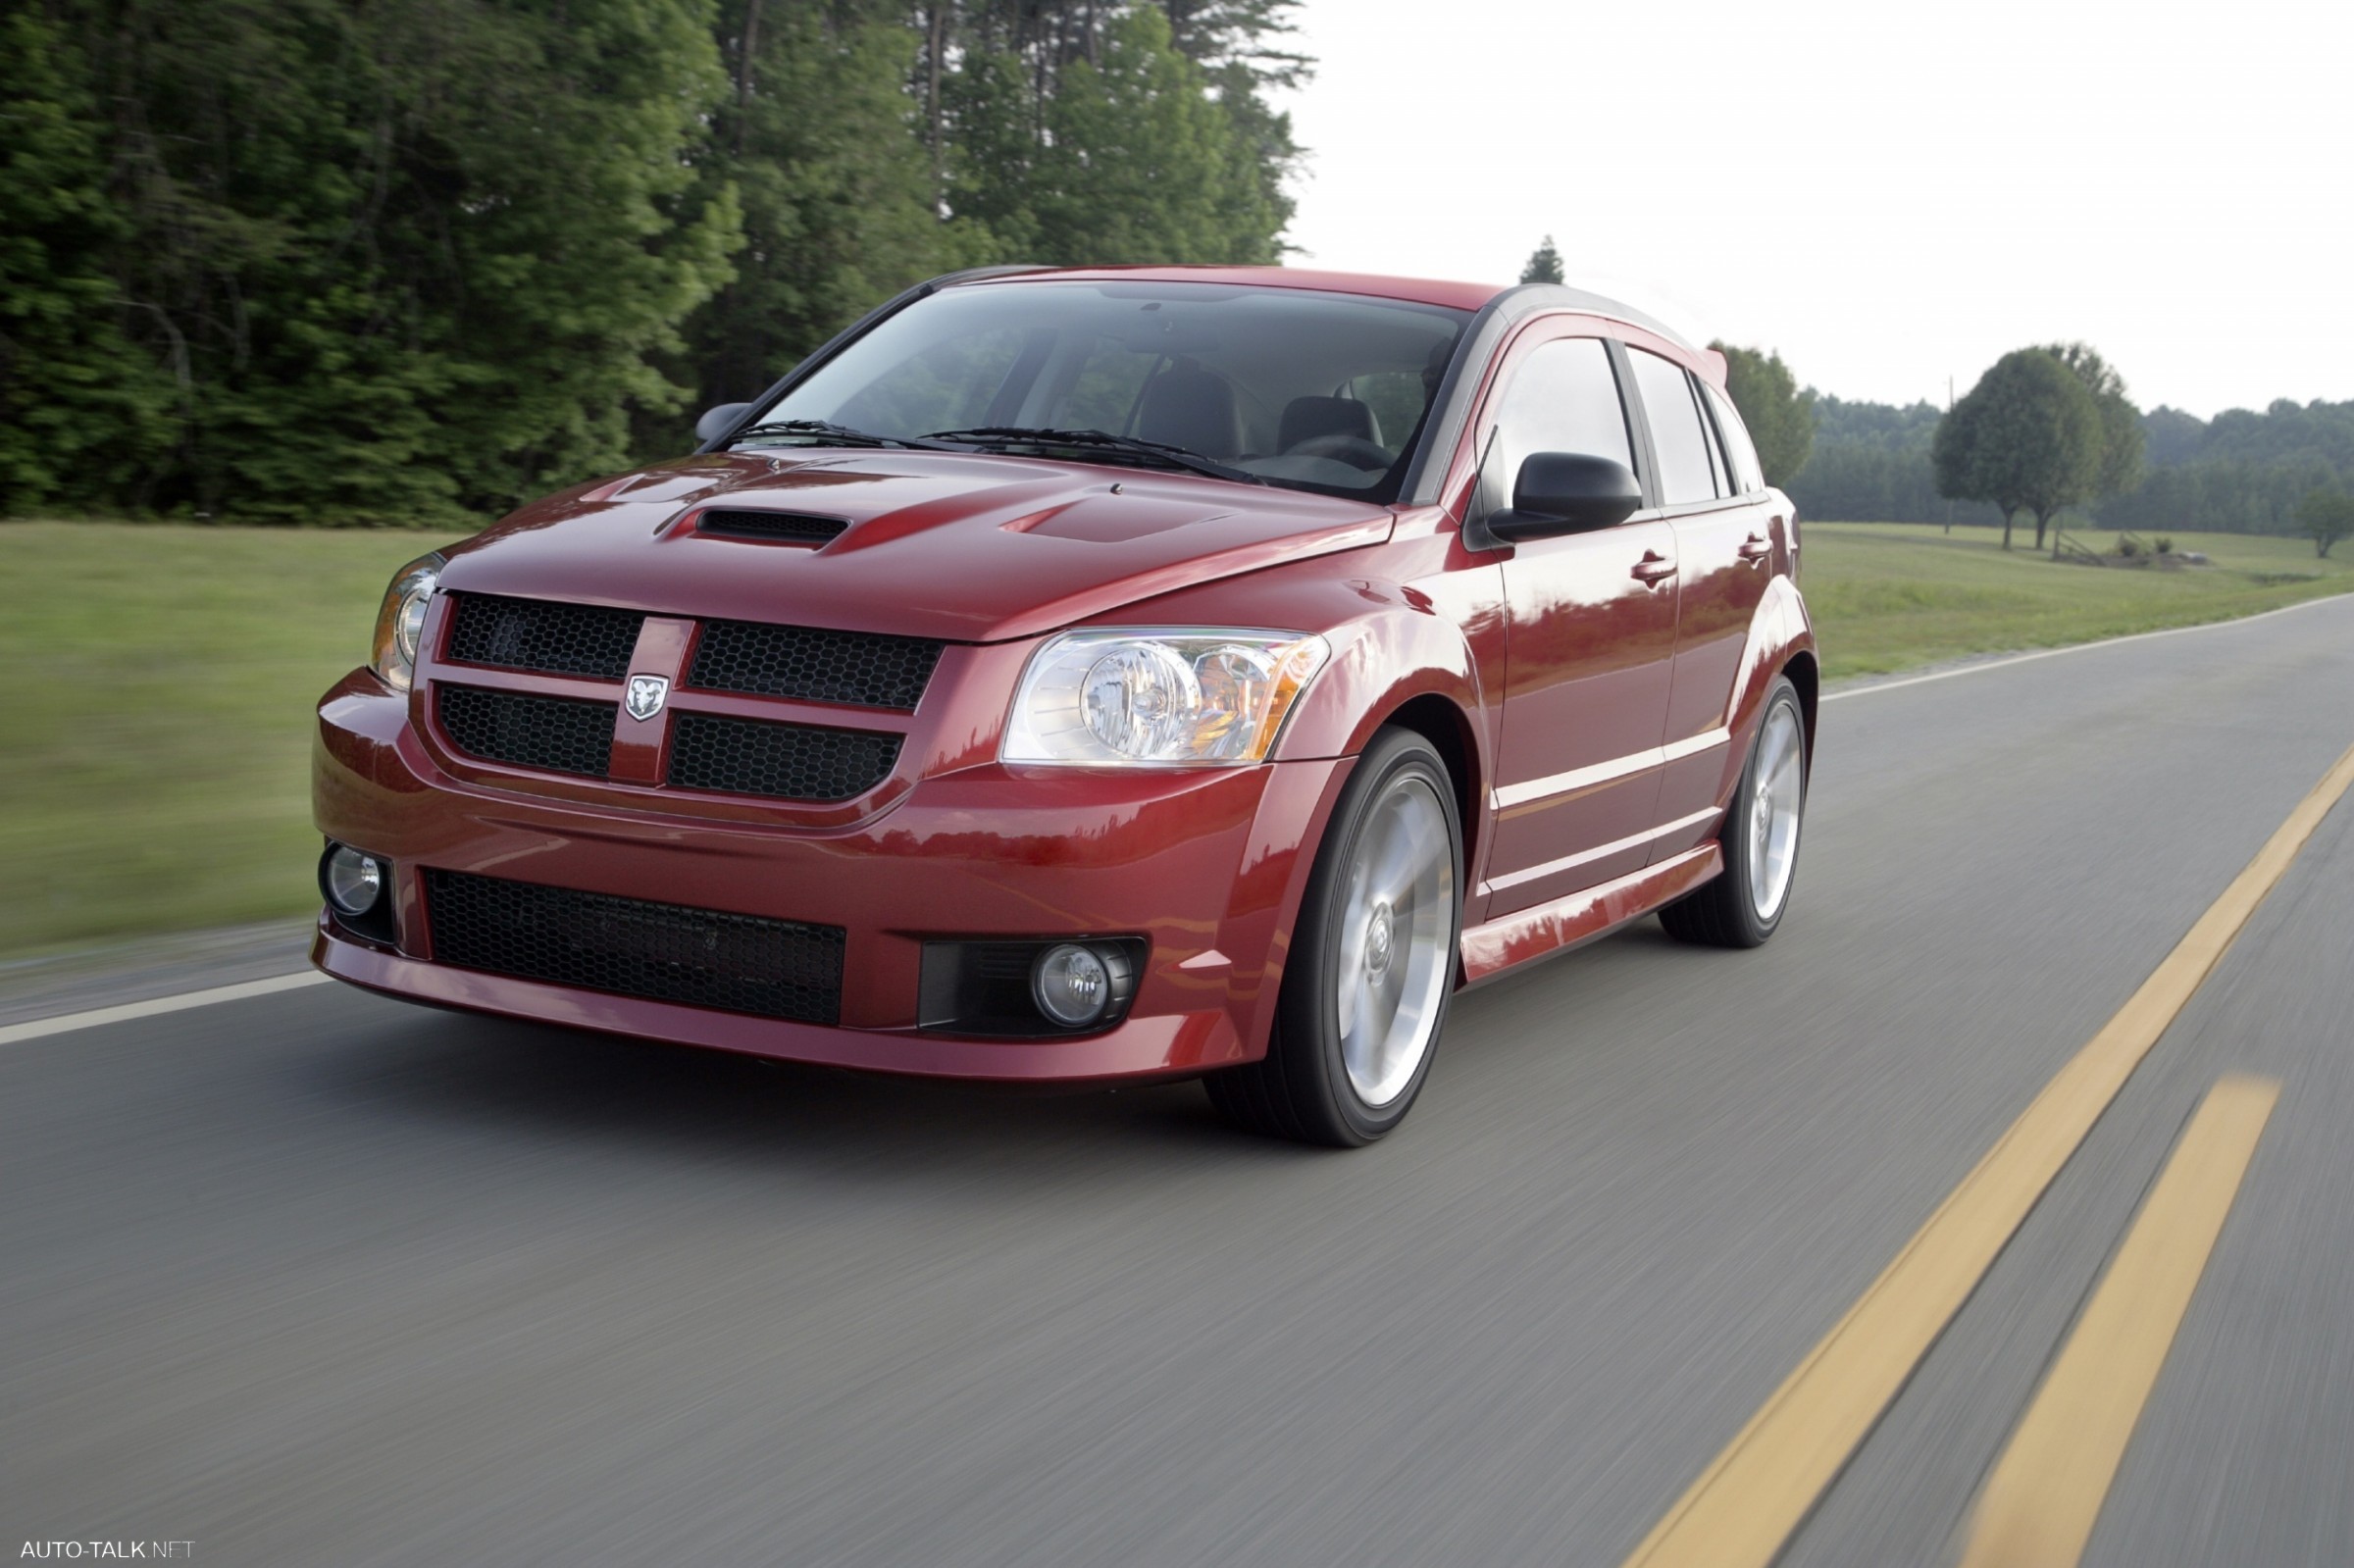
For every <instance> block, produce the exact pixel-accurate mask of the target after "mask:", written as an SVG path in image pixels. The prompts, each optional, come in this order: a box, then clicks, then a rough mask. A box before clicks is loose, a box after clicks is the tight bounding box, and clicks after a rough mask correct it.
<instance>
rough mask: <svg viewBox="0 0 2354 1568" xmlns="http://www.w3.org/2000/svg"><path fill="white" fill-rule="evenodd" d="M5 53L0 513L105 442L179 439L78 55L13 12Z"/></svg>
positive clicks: (48, 30) (73, 481)
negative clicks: (128, 305) (140, 340)
mask: <svg viewBox="0 0 2354 1568" xmlns="http://www.w3.org/2000/svg"><path fill="white" fill-rule="evenodd" d="M0 59H6V60H8V61H9V62H10V68H9V71H8V73H7V76H6V79H5V84H0V509H4V510H10V511H22V510H27V509H29V508H31V507H33V506H37V505H40V504H42V503H44V502H47V501H49V500H51V499H52V498H54V497H56V496H58V495H60V494H61V493H68V492H71V491H72V490H73V489H75V488H76V487H77V471H78V472H79V473H80V474H84V475H86V473H87V472H88V471H89V470H90V469H92V468H101V467H104V466H106V464H107V459H106V458H105V457H104V455H103V454H104V453H105V450H106V448H108V447H109V446H117V445H121V444H126V443H128V444H134V445H135V444H140V443H144V442H149V441H156V440H161V441H163V442H165V443H167V444H169V442H170V439H171V433H170V429H169V426H168V424H167V421H168V419H169V415H170V411H171V406H172V401H173V391H174V381H173V378H172V371H171V366H170V365H168V364H166V365H157V364H154V363H152V362H150V361H148V360H147V358H146V357H145V356H143V355H141V354H139V353H138V352H137V351H136V350H135V349H134V348H133V347H132V346H131V343H130V341H129V339H128V337H126V336H125V335H124V332H123V324H122V320H121V312H120V311H119V310H118V308H117V305H118V302H117V299H116V293H117V290H116V287H115V280H114V279H113V278H111V277H109V276H108V274H107V270H106V257H107V253H108V252H109V251H110V250H111V249H112V248H113V247H114V246H115V245H116V244H118V243H120V242H121V240H122V238H123V237H124V232H125V229H126V227H127V226H126V225H125V223H124V220H123V217H122V214H121V213H120V212H119V211H118V210H117V209H116V207H115V205H114V204H113V203H112V202H110V201H109V200H108V199H107V192H106V160H105V158H104V155H103V152H102V145H103V143H102V133H103V126H101V124H100V122H99V120H98V117H97V105H96V102H95V99H94V97H93V95H92V94H91V92H90V89H89V83H88V81H87V79H86V78H87V70H86V63H85V61H84V60H83V58H82V54H81V51H80V50H79V49H78V48H77V47H76V46H75V45H74V44H73V43H72V42H71V41H70V40H68V39H67V38H66V37H64V36H63V34H62V33H61V31H60V29H58V28H57V27H55V26H53V25H50V24H49V23H47V22H46V21H44V20H43V19H42V18H41V16H40V15H39V13H38V12H37V11H29V10H28V11H17V12H14V13H13V14H10V15H8V16H7V17H5V18H0ZM82 482H84V483H86V481H82Z"/></svg>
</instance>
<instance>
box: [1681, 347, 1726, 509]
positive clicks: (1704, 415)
mask: <svg viewBox="0 0 2354 1568" xmlns="http://www.w3.org/2000/svg"><path fill="white" fill-rule="evenodd" d="M1684 381H1685V383H1686V384H1687V385H1689V386H1690V387H1691V388H1692V406H1693V407H1694V408H1697V409H1699V410H1700V432H1701V433H1702V434H1703V435H1705V436H1707V437H1708V438H1709V479H1710V481H1711V482H1713V483H1714V485H1715V486H1716V493H1717V494H1718V495H1733V494H1737V493H1739V492H1737V491H1736V490H1735V489H1734V488H1733V471H1732V468H1731V466H1730V465H1728V464H1727V463H1726V462H1725V460H1724V438H1723V437H1722V436H1720V435H1718V434H1717V433H1716V421H1715V420H1714V419H1713V418H1711V417H1710V415H1709V405H1708V400H1707V399H1706V398H1704V397H1703V396H1702V395H1701V386H1702V382H1701V379H1700V378H1699V377H1697V376H1695V375H1693V374H1692V373H1691V372H1690V371H1686V372H1684Z"/></svg>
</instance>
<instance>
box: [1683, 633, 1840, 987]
mask: <svg viewBox="0 0 2354 1568" xmlns="http://www.w3.org/2000/svg"><path fill="white" fill-rule="evenodd" d="M1806 806H1807V720H1806V714H1805V712H1804V711H1803V710H1802V709H1801V708H1800V707H1799V705H1798V688H1797V687H1796V686H1793V685H1792V684H1791V683H1790V680H1789V678H1788V677H1787V676H1776V677H1775V678H1774V682H1773V685H1772V687H1771V688H1770V689H1769V690H1767V692H1766V714H1765V717H1764V718H1763V719H1762V720H1761V721H1760V722H1759V724H1758V737H1757V739H1756V740H1755V741H1754V742H1753V743H1752V744H1751V746H1750V750H1749V765H1748V766H1747V767H1745V768H1743V769H1742V770H1741V781H1740V783H1739V784H1735V785H1734V786H1733V798H1732V802H1731V804H1729V805H1728V806H1726V807H1725V812H1724V826H1723V828H1722V829H1721V830H1719V831H1718V833H1717V835H1716V842H1717V845H1718V847H1719V848H1721V849H1722V850H1723V852H1724V872H1723V874H1722V875H1721V876H1719V877H1717V878H1716V879H1715V880H1714V881H1713V882H1709V883H1705V884H1703V885H1701V886H1699V887H1696V888H1694V889H1693V890H1692V891H1691V892H1689V893H1687V894H1685V895H1684V896H1683V897H1682V898H1679V899H1677V900H1676V901H1675V902H1674V903H1672V904H1669V905H1668V906H1667V907H1666V908H1664V909H1663V910H1661V911H1660V924H1661V925H1663V926H1664V927H1666V928H1667V934H1668V935H1669V936H1673V937H1675V938H1677V939H1678V940H1680V941H1688V942H1699V943H1701V944H1703V945H1704V946H1709V947H1756V946H1759V945H1760V944H1762V943H1763V942H1764V941H1765V940H1766V937H1768V936H1772V935H1773V931H1774V928H1775V927H1776V926H1779V925H1780V924H1781V923H1782V911H1783V910H1785V909H1787V908H1789V907H1790V883H1791V879H1792V878H1793V877H1794V876H1795V875H1796V874H1797V871H1798V829H1799V822H1800V819H1801V818H1802V817H1803V816H1804V815H1805V813H1806Z"/></svg>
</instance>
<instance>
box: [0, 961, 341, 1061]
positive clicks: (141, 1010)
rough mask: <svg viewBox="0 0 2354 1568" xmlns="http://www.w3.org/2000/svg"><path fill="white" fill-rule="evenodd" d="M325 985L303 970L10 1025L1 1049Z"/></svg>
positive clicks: (1, 1032)
mask: <svg viewBox="0 0 2354 1568" xmlns="http://www.w3.org/2000/svg"><path fill="white" fill-rule="evenodd" d="M326 983H327V977H326V976H325V975H322V974H319V973H317V972H316V971H313V970H307V969H306V970H304V971H303V972H302V973H301V974H299V975H274V976H272V977H271V978H270V979H268V980H249V981H246V982H244V983H243V984H241V985H236V986H214V987H213V988H212V989H210V990H189V991H181V992H180V993H179V995H177V996H157V997H153V998H151V999H149V1000H147V1001H143V1002H125V1003H124V1004H123V1005H122V1006H120V1007H99V1008H94V1009H92V1010H91V1011H89V1012H86V1013H67V1014H65V1015H64V1016H63V1017H59V1018H36V1019H34V1020H33V1021H32V1022H31V1023H29V1024H10V1025H8V1026H7V1027H5V1028H0V1045H14V1044H16V1043H18V1042H19V1041H21V1040H28V1039H39V1038H40V1037H42V1036H44V1035H63V1034H66V1033H68V1032H70V1031H73V1030H77V1029H96V1028H97V1027H98V1026H99V1025H101V1024H122V1023H128V1022H129V1021H130V1020H131V1019H134V1018H153V1017H155V1016H157V1015H158V1014H160V1013H178V1012H184V1011H186V1010H187V1009H188V1008H191V1007H210V1006H212V1005H213V1003H215V1002H241V1001H243V1000H244V999H245V998H246V997H248V996H269V995H274V994H275V993H277V992H279V991H281V990H293V989H295V988H297V987H298V986H323V985H325V984H326Z"/></svg>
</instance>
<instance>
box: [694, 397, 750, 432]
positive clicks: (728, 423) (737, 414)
mask: <svg viewBox="0 0 2354 1568" xmlns="http://www.w3.org/2000/svg"><path fill="white" fill-rule="evenodd" d="M751 406H752V405H751V404H749V403H722V404H720V405H719V406H718V407H717V408H707V409H705V410H703V417H702V418H701V419H699V420H696V421H695V422H694V438H695V439H696V440H698V441H712V440H717V439H718V438H719V437H720V436H722V435H725V434H727V433H728V431H729V430H733V429H734V428H735V425H736V422H737V421H738V420H740V419H742V418H743V411H744V410H745V409H747V408H750V407H751Z"/></svg>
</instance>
